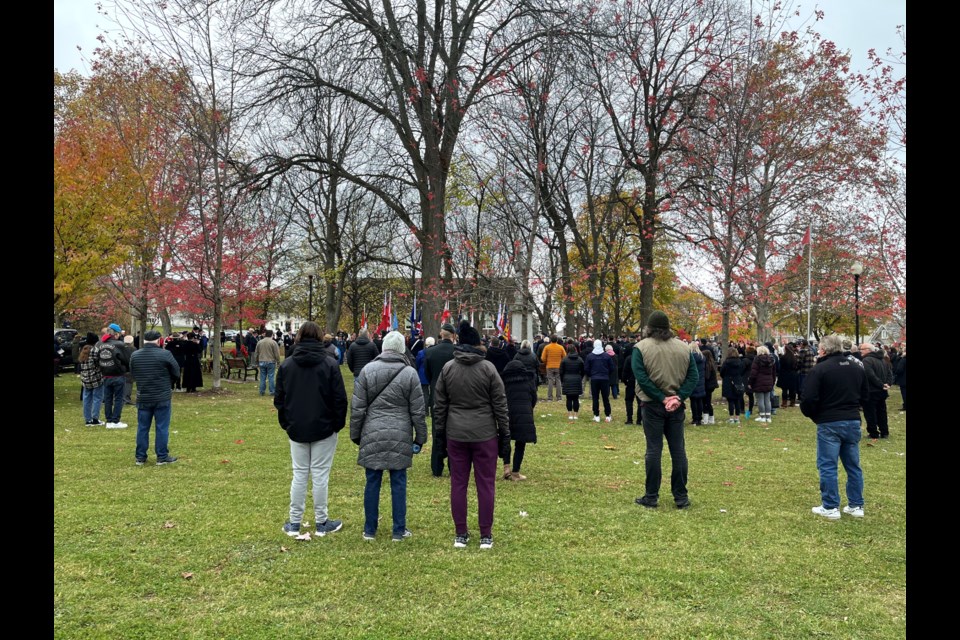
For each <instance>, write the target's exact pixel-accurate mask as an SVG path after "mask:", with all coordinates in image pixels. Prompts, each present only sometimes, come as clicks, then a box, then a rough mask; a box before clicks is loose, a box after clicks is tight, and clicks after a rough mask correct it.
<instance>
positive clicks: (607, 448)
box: [603, 444, 617, 451]
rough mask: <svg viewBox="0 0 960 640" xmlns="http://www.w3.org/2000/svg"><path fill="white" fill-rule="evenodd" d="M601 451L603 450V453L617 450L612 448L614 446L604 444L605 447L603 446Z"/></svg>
mask: <svg viewBox="0 0 960 640" xmlns="http://www.w3.org/2000/svg"><path fill="white" fill-rule="evenodd" d="M603 450H604V451H616V450H617V448H616V447H614V446H612V445H609V444H605V445H603Z"/></svg>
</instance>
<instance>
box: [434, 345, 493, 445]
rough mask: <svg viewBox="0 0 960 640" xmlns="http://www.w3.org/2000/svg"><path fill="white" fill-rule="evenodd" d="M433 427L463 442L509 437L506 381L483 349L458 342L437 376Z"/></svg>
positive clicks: (451, 438) (452, 438)
mask: <svg viewBox="0 0 960 640" xmlns="http://www.w3.org/2000/svg"><path fill="white" fill-rule="evenodd" d="M433 428H434V430H435V431H436V432H443V431H445V434H446V437H447V438H448V439H450V440H458V441H460V442H484V441H486V440H490V439H492V438H496V437H498V436H499V437H500V438H501V439H504V438H509V437H510V416H509V412H508V410H507V396H506V394H505V393H504V390H503V381H502V380H501V379H500V375H499V374H498V373H497V368H496V367H495V366H493V363H492V362H490V361H489V360H485V359H484V354H483V353H481V352H480V351H477V350H476V349H473V348H472V347H468V346H462V345H461V346H457V347H456V349H455V350H454V353H453V360H451V361H450V362H448V363H447V364H445V365H444V367H443V371H441V372H440V378H439V380H437V387H436V396H435V398H434V406H433Z"/></svg>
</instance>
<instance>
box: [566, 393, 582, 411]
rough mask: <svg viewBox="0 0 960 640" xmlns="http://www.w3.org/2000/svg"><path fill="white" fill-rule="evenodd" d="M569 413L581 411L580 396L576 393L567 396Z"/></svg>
mask: <svg viewBox="0 0 960 640" xmlns="http://www.w3.org/2000/svg"><path fill="white" fill-rule="evenodd" d="M567 411H574V412H576V411H580V396H578V395H577V394H575V393H568V394H567Z"/></svg>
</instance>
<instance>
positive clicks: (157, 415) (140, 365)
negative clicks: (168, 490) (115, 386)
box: [130, 331, 180, 466]
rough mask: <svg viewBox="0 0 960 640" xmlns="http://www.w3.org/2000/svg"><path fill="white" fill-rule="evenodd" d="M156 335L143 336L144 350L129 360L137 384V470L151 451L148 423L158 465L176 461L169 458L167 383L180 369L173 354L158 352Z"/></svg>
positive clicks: (174, 377)
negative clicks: (151, 428) (151, 427)
mask: <svg viewBox="0 0 960 640" xmlns="http://www.w3.org/2000/svg"><path fill="white" fill-rule="evenodd" d="M161 337H162V336H161V335H160V332H159V331H147V332H146V333H145V334H143V347H142V348H141V349H138V350H136V351H134V352H133V355H132V356H130V373H131V374H133V379H134V380H135V381H136V382H137V449H136V454H135V455H136V463H137V465H138V466H140V465H143V464H144V463H145V462H146V461H147V449H149V448H150V423H151V422H154V423H155V425H156V426H155V429H156V436H155V437H154V443H153V450H154V452H156V454H157V464H158V465H162V464H170V463H171V462H176V461H177V459H176V458H175V457H174V456H171V455H170V450H169V449H168V442H169V439H170V414H171V412H172V408H171V405H170V396H171V395H172V392H171V389H170V381H171V380H173V379H176V378H179V377H180V365H178V364H177V361H176V360H174V358H173V354H171V353H170V352H169V351H167V350H165V349H161V348H160V338H161Z"/></svg>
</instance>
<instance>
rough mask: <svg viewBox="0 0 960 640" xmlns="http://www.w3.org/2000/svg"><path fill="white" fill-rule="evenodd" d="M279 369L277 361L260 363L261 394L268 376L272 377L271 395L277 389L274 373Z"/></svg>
mask: <svg viewBox="0 0 960 640" xmlns="http://www.w3.org/2000/svg"><path fill="white" fill-rule="evenodd" d="M276 371H277V363H276V362H261V363H260V395H263V390H264V389H265V388H266V386H267V378H268V377H269V378H270V395H273V394H274V393H276V391H277V385H276V382H275V381H274V379H273V374H274V373H276Z"/></svg>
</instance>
